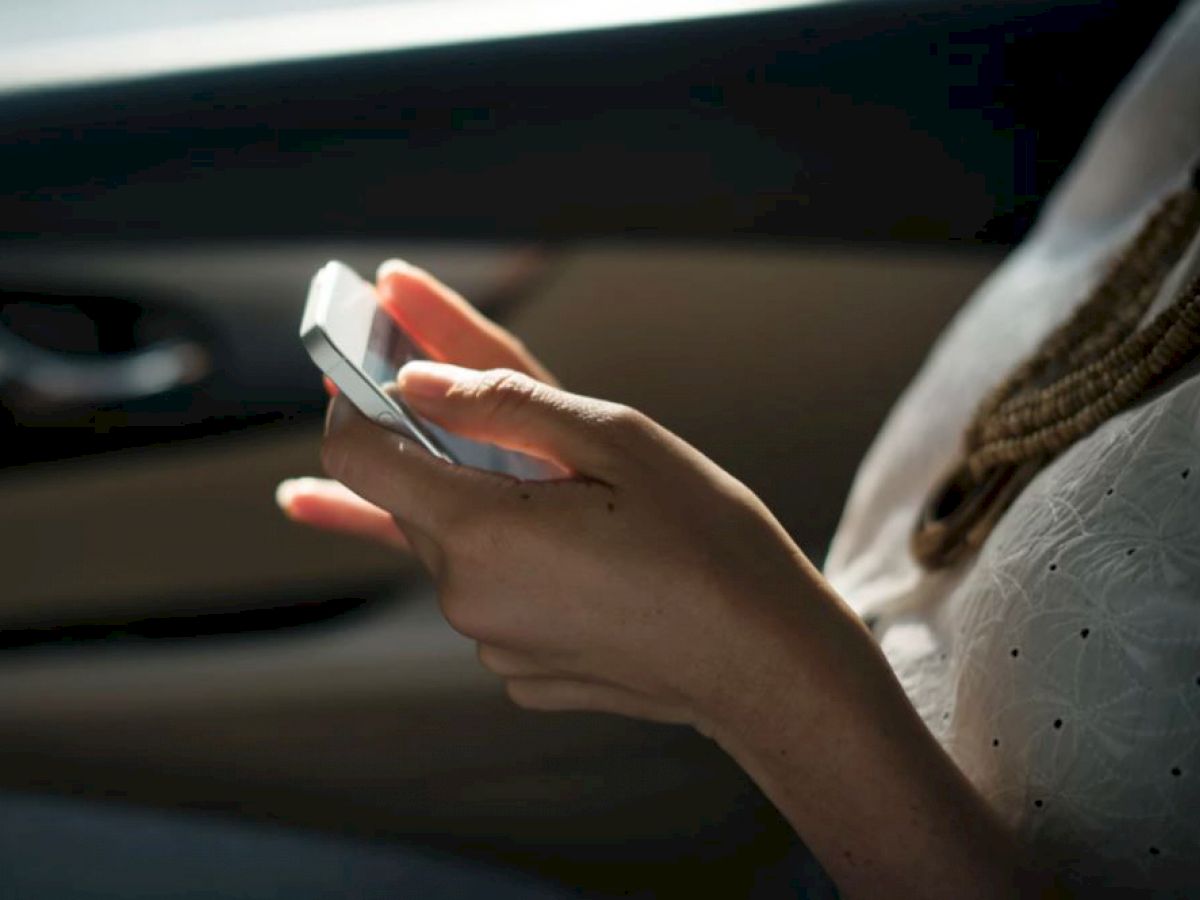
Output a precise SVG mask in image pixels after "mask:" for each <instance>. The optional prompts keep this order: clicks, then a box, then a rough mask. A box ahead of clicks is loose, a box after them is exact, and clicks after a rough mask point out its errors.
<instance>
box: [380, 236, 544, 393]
mask: <svg viewBox="0 0 1200 900" xmlns="http://www.w3.org/2000/svg"><path fill="white" fill-rule="evenodd" d="M377 282H378V290H379V302H380V303H381V304H382V305H383V307H384V309H386V310H387V311H388V313H390V314H391V316H392V318H394V319H395V320H396V321H397V322H398V323H399V324H400V325H401V327H403V328H404V329H405V330H406V331H408V332H409V333H411V334H412V335H413V336H414V337H416V338H417V340H418V341H419V342H420V343H421V345H422V346H423V347H424V348H425V349H426V350H427V351H429V353H430V354H431V355H433V356H435V357H436V358H438V359H443V360H448V361H451V362H454V363H457V364H459V365H463V366H468V367H470V368H473V369H498V368H505V369H514V370H516V371H518V372H523V373H525V374H526V375H529V376H531V377H532V378H536V379H537V380H539V381H543V382H546V383H547V384H554V378H553V376H552V375H550V373H549V372H547V371H546V369H545V368H544V367H543V366H542V365H541V363H539V362H538V361H537V360H536V359H534V358H533V356H532V355H530V353H529V352H528V351H527V350H526V349H525V348H524V346H523V345H522V344H521V342H520V341H519V340H517V339H516V338H515V337H513V335H511V334H510V333H509V332H507V331H505V330H504V329H503V328H501V327H500V326H499V325H497V324H496V323H494V322H492V321H491V320H489V319H488V318H486V317H485V316H484V315H483V314H482V313H480V312H479V311H478V310H477V309H475V307H473V306H472V305H471V304H470V303H468V302H467V301H466V300H464V299H463V298H462V297H461V296H460V295H459V294H458V293H457V292H456V291H454V290H452V289H451V288H449V287H447V286H446V285H444V284H442V283H441V282H440V281H438V280H437V279H436V278H434V277H433V276H432V275H430V274H429V273H428V272H426V271H424V270H422V269H418V268H416V267H415V266H412V265H409V264H408V263H406V262H404V261H403V260H398V259H393V260H388V261H387V262H385V263H384V264H383V265H381V266H380V267H379V273H378V277H377Z"/></svg>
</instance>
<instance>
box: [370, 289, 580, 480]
mask: <svg viewBox="0 0 1200 900" xmlns="http://www.w3.org/2000/svg"><path fill="white" fill-rule="evenodd" d="M428 358H429V357H428V356H427V355H426V354H424V353H422V352H421V351H420V349H418V347H417V345H416V343H415V342H414V341H413V340H412V338H410V337H409V336H408V335H407V334H405V332H404V330H403V329H402V328H400V326H399V325H397V324H396V322H395V320H394V319H393V318H392V317H391V316H389V315H388V314H387V313H386V312H384V311H383V310H382V309H376V310H375V314H374V318H373V319H372V320H371V330H370V332H369V333H368V336H367V349H366V352H365V353H364V355H363V360H362V363H361V366H362V370H363V372H365V373H366V375H367V377H368V378H370V379H371V380H372V381H374V382H375V383H376V384H380V385H383V384H387V383H388V382H391V381H395V380H396V373H397V372H398V371H399V370H400V368H401V367H402V366H403V365H404V364H405V363H406V362H409V361H410V360H414V359H428ZM405 412H406V413H407V414H408V415H409V416H411V417H413V418H414V419H417V420H419V422H420V424H421V427H422V428H423V429H424V430H425V433H426V434H427V435H429V436H430V437H432V438H433V441H434V443H436V444H437V445H438V446H440V447H442V448H443V449H444V450H445V451H446V454H447V455H448V456H449V457H450V458H451V459H453V460H454V461H455V462H457V463H461V464H462V465H465V466H474V467H476V468H479V469H490V470H491V471H493V472H504V473H507V474H509V475H512V476H514V477H516V478H522V479H526V480H536V479H544V478H547V477H554V476H555V475H557V474H558V473H557V471H556V470H555V469H554V467H553V466H551V465H550V464H549V463H547V462H545V461H543V460H540V459H536V458H535V457H532V456H527V455H526V454H524V453H518V452H516V451H514V450H505V449H503V448H502V447H497V446H495V445H494V444H484V443H481V442H479V441H472V440H469V439H467V438H464V437H460V436H459V435H456V434H454V433H453V432H450V431H447V430H446V429H444V428H441V427H439V426H438V425H435V424H434V423H432V422H430V421H429V420H428V419H426V418H424V417H422V416H419V415H417V414H416V413H415V412H414V411H413V410H412V409H409V408H406V409H405Z"/></svg>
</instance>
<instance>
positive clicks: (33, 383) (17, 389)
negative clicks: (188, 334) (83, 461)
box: [0, 327, 212, 407]
mask: <svg viewBox="0 0 1200 900" xmlns="http://www.w3.org/2000/svg"><path fill="white" fill-rule="evenodd" d="M211 371H212V357H211V354H210V353H209V352H208V351H207V349H206V348H205V347H204V346H203V345H201V344H200V343H198V342H196V341H193V340H187V339H170V340H163V341H160V342H158V343H154V344H149V345H147V346H145V347H140V348H138V349H137V350H130V351H126V352H121V353H107V354H103V355H98V356H83V355H76V354H70V353H62V352H58V351H55V350H48V349H46V348H45V347H39V346H37V345H36V344H32V343H30V342H29V341H26V340H25V339H24V338H21V337H18V336H17V335H15V334H13V333H12V332H11V331H9V330H8V329H6V328H3V327H0V392H2V393H3V394H4V395H8V394H12V395H14V396H16V397H21V398H22V399H26V398H27V399H28V400H31V401H33V402H34V403H37V404H38V405H39V406H43V407H47V406H48V407H75V406H100V405H109V404H114V403H125V402H129V401H132V400H140V399H143V398H146V397H151V396H154V395H156V394H161V393H165V392H167V391H170V390H173V389H175V388H179V387H184V386H186V385H189V384H194V383H196V382H197V381H200V380H201V379H203V378H204V377H205V376H206V375H208V374H209V372H211Z"/></svg>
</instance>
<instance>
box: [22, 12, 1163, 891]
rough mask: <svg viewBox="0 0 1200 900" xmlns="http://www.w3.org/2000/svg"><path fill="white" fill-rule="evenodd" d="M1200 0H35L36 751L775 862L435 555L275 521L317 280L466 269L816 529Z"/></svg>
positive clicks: (495, 830) (684, 859)
mask: <svg viewBox="0 0 1200 900" xmlns="http://www.w3.org/2000/svg"><path fill="white" fill-rule="evenodd" d="M1175 5H1176V4H1175V3H1169V2H1153V0H1103V2H1099V0H1007V2H976V3H962V2H937V0H920V2H917V0H913V2H910V0H877V2H869V0H808V2H793V3H788V2H779V0H776V2H752V0H745V2H736V0H724V2H717V0H695V2H691V3H688V2H682V0H664V2H657V0H641V2H638V3H636V4H635V3H630V2H612V3H605V4H590V3H576V4H562V3H558V4H555V3H546V2H540V3H539V2H519V0H491V2H488V0H442V2H438V3H434V2H426V0H408V2H396V3H392V4H389V5H376V6H364V5H362V4H360V3H352V2H345V0H343V2H331V0H241V2H238V3H231V2H220V3H216V2H212V3H195V2H192V3H175V4H163V3H150V2H145V0H120V2H117V0H111V2H105V3H95V2H93V3H85V2H81V0H43V2H39V3H37V4H33V3H25V2H12V3H7V4H5V5H4V6H3V7H0V51H2V52H0V58H2V60H3V61H2V62H0V789H5V790H7V792H8V796H10V797H15V796H17V795H30V796H32V795H38V796H40V795H63V794H70V795H81V796H84V797H86V798H90V799H91V800H93V801H95V802H103V803H106V804H111V805H120V806H124V807H128V806H130V805H134V806H145V805H149V806H154V807H159V808H164V807H167V808H188V809H190V810H192V811H193V813H194V814H196V815H201V814H202V815H205V816H209V817H215V818H217V819H222V820H233V819H237V820H240V821H243V822H255V823H271V825H270V827H273V828H285V827H287V828H302V829H307V830H309V831H315V832H324V833H335V834H343V835H355V836H359V837H364V836H365V837H370V838H371V839H372V840H375V841H381V842H385V843H386V842H404V843H420V844H422V845H424V846H432V847H436V848H438V849H440V850H443V851H448V852H452V853H456V854H463V855H468V856H471V857H475V858H484V859H488V860H492V861H500V862H503V863H505V864H508V865H513V866H517V867H521V868H524V869H526V870H529V871H534V872H538V873H540V874H543V875H548V876H550V877H552V878H556V879H558V880H560V881H562V882H564V883H567V884H570V885H572V886H575V887H576V888H578V889H579V890H581V891H583V892H586V893H587V894H589V895H594V896H618V895H620V896H628V895H638V896H641V895H645V896H651V895H657V896H671V895H678V896H684V895H688V896H692V895H694V894H695V886H696V885H697V884H703V885H706V886H707V887H709V888H712V889H713V890H715V891H719V892H721V893H724V894H728V895H733V896H737V895H746V894H747V893H748V892H749V890H750V887H751V886H752V885H755V884H756V883H757V884H759V885H760V887H761V885H762V884H763V883H765V882H764V876H763V875H762V873H763V872H765V871H768V870H770V867H771V866H772V865H776V864H777V863H778V861H779V860H780V859H782V858H784V857H785V856H786V854H787V853H788V852H789V850H790V847H791V845H792V843H793V838H792V836H791V835H790V834H789V833H788V831H787V829H786V827H785V826H784V825H783V824H782V822H780V820H779V819H778V817H777V816H776V815H775V813H774V812H773V811H772V810H771V809H770V807H769V806H768V805H767V804H766V803H765V802H764V801H763V800H762V798H761V796H760V795H759V794H758V793H757V791H755V790H754V788H753V787H752V786H751V785H750V784H749V783H748V782H747V781H746V780H745V779H744V777H742V776H741V775H740V774H739V773H738V772H737V771H736V770H735V769H734V768H733V767H732V766H731V765H730V764H729V763H728V762H727V761H726V760H725V759H723V758H722V757H721V755H720V754H719V753H718V752H717V751H716V750H715V749H714V748H713V747H712V746H710V745H709V744H707V743H706V742H704V741H703V740H701V739H699V738H697V737H695V736H694V735H691V734H690V733H687V732H686V731H684V730H681V729H674V728H668V727H659V726H649V725H643V724H638V723H632V722H625V721H621V720H618V719H614V718H606V717H598V716H586V715H561V716H538V715H534V714H531V713H523V712H520V711H518V710H515V709H513V708H511V707H510V706H509V705H508V704H507V703H506V702H505V701H504V699H503V696H502V693H501V691H500V688H499V685H498V684H496V683H494V682H493V681H492V680H490V679H489V678H488V677H487V676H486V675H485V674H484V673H483V672H482V670H480V669H479V668H478V666H477V664H476V663H475V660H474V654H473V648H472V647H471V645H470V644H469V643H467V642H466V641H464V640H462V639H460V638H458V637H457V636H456V635H454V634H453V633H452V632H450V631H449V630H448V629H447V628H446V627H445V626H444V625H443V624H442V623H441V621H440V618H439V616H438V615H437V610H436V605H435V603H434V602H433V599H432V597H431V595H430V593H429V591H428V588H427V586H426V585H425V584H424V582H423V581H422V579H421V578H420V577H419V575H418V574H417V573H416V572H415V571H414V570H413V569H412V568H411V567H409V566H407V565H406V564H405V563H404V562H403V561H402V560H399V559H397V558H396V557H394V556H392V555H390V554H387V553H385V552H383V551H380V550H377V549H375V548H372V547H367V546H361V545H358V544H355V543H352V542H350V541H347V540H344V539H338V538H334V537H330V536H326V535H318V534H312V533H308V532H305V531H304V530H302V529H300V528H299V527H297V526H294V525H291V524H289V523H288V522H287V521H285V520H284V519H283V517H282V516H280V515H279V514H278V512H277V510H276V509H275V506H274V503H273V499H272V494H273V490H274V486H275V484H276V483H277V481H278V480H279V479H280V478H283V477H288V476H293V475H299V474H306V473H316V472H317V471H318V463H317V457H316V454H317V445H318V436H319V433H320V422H321V415H322V409H323V401H324V395H323V393H322V391H321V388H320V383H319V379H318V377H317V373H316V370H315V369H314V368H313V366H312V364H311V362H309V360H308V358H307V356H306V354H305V353H304V351H303V350H302V348H301V347H300V344H299V342H298V340H297V336H296V331H297V327H298V322H299V316H300V310H301V305H302V302H303V298H304V293H305V289H306V285H307V281H308V279H309V277H310V276H311V274H312V273H313V272H314V271H315V270H316V269H317V267H319V266H320V265H321V264H322V263H323V262H324V261H325V260H327V259H329V258H331V257H337V258H341V259H344V260H346V261H347V262H349V263H350V264H352V265H354V266H355V267H357V268H359V270H360V271H361V272H363V273H365V274H369V273H371V272H373V271H374V268H375V266H376V265H377V264H378V262H379V261H381V260H382V259H384V258H387V257H391V256H401V257H404V258H406V259H409V260H411V261H412V262H414V263H416V264H418V265H421V266H423V267H426V268H428V269H430V270H431V271H433V272H434V273H435V274H436V275H438V276H439V277H440V278H442V279H443V280H445V281H446V282H448V283H449V284H451V285H452V286H454V287H455V288H457V289H458V290H459V291H461V292H462V293H463V294H465V295H466V296H468V297H469V298H471V299H473V300H474V301H475V302H476V303H477V304H479V305H481V306H482V307H483V308H484V309H486V310H487V311H488V312H489V313H490V314H491V315H493V316H495V317H496V318H497V319H499V320H500V321H502V322H503V323H504V324H505V325H506V326H508V327H509V328H511V329H513V330H514V331H516V332H517V334H518V335H520V336H521V337H522V338H523V339H524V341H525V342H526V343H527V344H528V345H529V347H530V348H531V349H532V350H533V351H534V352H535V353H536V354H537V355H538V356H539V357H540V358H541V359H542V360H544V361H545V362H546V364H547V365H548V366H549V367H550V368H551V370H553V371H555V372H556V374H557V375H558V376H559V377H560V379H561V380H562V381H563V383H564V384H565V385H567V386H569V387H570V388H571V389H573V390H576V391H580V392H583V393H589V394H594V395H598V396H603V397H607V398H611V399H615V400H620V401H623V402H626V403H630V404H632V405H634V406H637V407H639V408H640V409H642V410H644V411H645V412H647V413H649V414H650V415H652V416H654V417H655V418H657V419H658V420H659V421H661V422H662V423H663V424H665V425H666V426H668V427H670V428H672V429H673V430H675V431H677V432H679V433H680V434H682V435H683V436H684V437H686V438H687V439H688V440H690V441H692V442H693V443H694V444H696V445H697V446H698V447H700V448H701V449H702V450H703V451H704V452H706V453H708V454H709V455H710V456H712V457H713V458H714V459H715V460H717V461H718V462H719V463H720V464H722V465H723V466H725V467H726V468H728V469H729V470H730V471H731V472H733V473H734V474H735V475H737V476H738V477H739V478H741V479H742V480H744V481H745V482H746V483H747V484H748V485H750V486H751V487H752V488H753V489H754V490H755V491H757V492H758V493H759V494H760V495H761V496H762V497H763V498H764V499H765V500H766V501H767V503H768V504H769V505H770V506H771V507H772V509H773V510H774V511H775V512H776V514H777V515H778V516H779V518H780V519H781V520H782V521H783V523H784V524H785V526H786V527H787V528H788V529H789V530H790V531H791V533H792V534H793V535H794V536H795V538H796V540H797V541H798V542H799V543H800V545H801V546H802V547H803V548H804V549H805V550H806V552H808V553H809V554H810V555H811V556H812V557H813V558H814V559H815V560H818V561H819V560H820V559H821V558H822V556H823V554H824V551H825V548H826V546H827V544H828V541H829V538H830V536H831V534H832V531H833V528H834V526H835V525H836V521H837V517H838V514H839V511H840V508H841V504H842V501H843V499H844V497H845V493H846V490H847V488H848V486H849V482H850V479H851V477H852V475H853V472H854V469H855V467H856V465H857V462H858V460H859V458H860V457H861V455H862V453H863V451H864V450H865V448H866V447H867V445H868V443H869V441H870V439H871V436H872V435H873V434H874V432H875V431H876V430H877V429H878V427H879V425H880V423H881V421H882V419H883V417H884V415H885V414H886V411H887V409H888V407H889V405H890V404H891V402H892V401H893V400H894V399H895V397H896V396H897V394H898V393H899V392H900V391H901V390H902V389H903V386H904V384H905V383H906V381H907V379H908V378H910V377H911V375H912V374H913V373H914V372H915V370H916V367H917V366H918V365H919V363H920V361H921V359H922V358H923V356H924V354H925V353H926V352H927V350H928V348H929V345H930V343H931V341H932V340H933V339H934V338H935V337H936V335H937V333H938V332H939V330H940V329H941V328H942V327H943V326H944V325H945V323H946V322H947V321H948V320H949V318H950V317H951V316H952V315H953V314H954V312H955V310H956V309H957V308H958V307H959V306H960V305H961V303H962V302H963V301H964V300H965V299H966V298H967V297H968V296H969V294H970V293H971V291H972V290H973V288H974V287H975V286H976V285H977V284H978V283H979V282H980V281H981V280H982V279H983V278H985V277H986V275H987V274H988V272H989V271H990V270H991V269H992V268H993V267H994V266H995V265H996V264H997V263H998V262H999V261H1000V260H1001V259H1002V258H1003V256H1004V254H1005V253H1006V252H1007V251H1008V250H1009V249H1010V248H1011V247H1012V246H1013V245H1014V244H1015V243H1017V242H1018V241H1019V240H1020V239H1021V237H1022V236H1023V235H1024V234H1025V233H1026V232H1027V231H1028V229H1029V228H1030V227H1031V225H1032V223H1033V222H1034V220H1035V217H1036V215H1037V211H1038V209H1039V207H1040V206H1041V204H1042V203H1043V202H1044V200H1045V198H1046V195H1047V193H1048V192H1049V191H1050V190H1051V189H1052V187H1053V185H1054V183H1055V181H1056V179H1057V178H1058V177H1059V176H1060V175H1061V174H1062V172H1063V170H1064V168H1065V166H1066V165H1067V163H1068V162H1069V161H1070V159H1071V158H1072V156H1073V155H1074V153H1075V151H1076V150H1077V148H1078V147H1079V145H1080V142H1081V141H1082V140H1083V138H1084V136H1085V134H1086V131H1087V128H1088V126H1089V124H1090V123H1091V121H1092V119H1093V118H1094V117H1095V115H1096V113H1097V112H1098V111H1099V109H1100V108H1101V107H1102V105H1103V103H1104V101H1105V99H1106V98H1107V96H1108V95H1109V94H1110V93H1111V91H1112V90H1113V88H1114V87H1115V86H1116V85H1117V84H1118V83H1119V81H1120V80H1121V78H1122V77H1123V76H1124V74H1125V73H1126V72H1127V71H1128V69H1129V67H1130V66H1131V65H1132V64H1133V62H1134V61H1135V60H1136V59H1137V57H1138V56H1139V55H1140V54H1141V53H1142V51H1143V50H1144V49H1145V47H1146V46H1147V44H1148V43H1149V41H1150V40H1151V38H1152V37H1153V35H1154V33H1155V31H1156V30H1157V29H1158V27H1159V26H1160V25H1161V24H1162V22H1163V21H1164V20H1165V18H1166V17H1167V16H1169V14H1170V13H1171V11H1172V9H1173V8H1174V6H1175ZM0 802H3V801H2V800H0ZM263 827H266V826H263ZM0 884H2V876H0Z"/></svg>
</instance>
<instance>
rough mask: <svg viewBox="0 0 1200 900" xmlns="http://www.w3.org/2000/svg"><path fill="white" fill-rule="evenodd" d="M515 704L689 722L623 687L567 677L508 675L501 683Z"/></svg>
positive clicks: (667, 707) (668, 707)
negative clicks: (503, 682)
mask: <svg viewBox="0 0 1200 900" xmlns="http://www.w3.org/2000/svg"><path fill="white" fill-rule="evenodd" d="M504 688H505V691H506V692H507V693H508V696H509V699H510V700H512V702H513V703H515V704H517V706H520V707H523V708H525V709H533V710H539V711H542V712H566V711H569V710H582V711H590V712H606V713H615V714H617V715H622V716H632V717H633V718H637V719H650V720H653V721H655V722H667V723H670V724H676V725H684V724H691V719H690V717H689V716H688V715H687V713H686V712H685V711H683V710H682V709H678V708H676V707H674V706H672V705H670V704H667V703H663V702H661V701H658V700H652V699H651V698H649V697H647V696H645V695H644V694H639V693H636V692H634V691H630V690H627V689H626V688H622V687H617V686H615V685H610V684H597V683H594V682H590V681H580V680H575V679H570V678H510V679H508V681H507V682H506V683H505V685H504Z"/></svg>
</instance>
